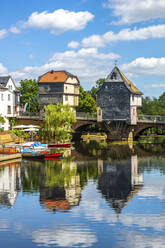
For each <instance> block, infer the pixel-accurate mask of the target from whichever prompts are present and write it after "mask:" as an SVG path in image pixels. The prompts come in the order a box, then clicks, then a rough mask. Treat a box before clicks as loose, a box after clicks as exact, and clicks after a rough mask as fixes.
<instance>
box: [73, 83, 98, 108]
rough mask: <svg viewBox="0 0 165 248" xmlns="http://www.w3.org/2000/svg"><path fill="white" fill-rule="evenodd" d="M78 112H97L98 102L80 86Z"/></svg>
mask: <svg viewBox="0 0 165 248" xmlns="http://www.w3.org/2000/svg"><path fill="white" fill-rule="evenodd" d="M77 111H78V112H85V113H87V112H89V113H94V112H96V100H95V99H94V98H93V97H92V95H91V94H90V93H89V92H88V91H85V90H84V89H83V87H82V86H80V96H79V106H78V108H77Z"/></svg>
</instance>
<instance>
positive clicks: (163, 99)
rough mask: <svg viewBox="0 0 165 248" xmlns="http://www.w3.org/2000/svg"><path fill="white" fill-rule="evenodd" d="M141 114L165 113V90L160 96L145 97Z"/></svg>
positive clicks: (140, 110)
mask: <svg viewBox="0 0 165 248" xmlns="http://www.w3.org/2000/svg"><path fill="white" fill-rule="evenodd" d="M139 114H146V115H165V92H164V93H163V94H162V95H161V96H160V97H158V98H156V97H154V98H150V97H148V96H147V97H145V98H143V99H142V107H141V108H140V109H139Z"/></svg>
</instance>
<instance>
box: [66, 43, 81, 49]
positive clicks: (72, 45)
mask: <svg viewBox="0 0 165 248" xmlns="http://www.w3.org/2000/svg"><path fill="white" fill-rule="evenodd" d="M79 45H80V43H79V42H77V41H71V42H69V43H68V47H70V48H73V49H74V48H77V47H79Z"/></svg>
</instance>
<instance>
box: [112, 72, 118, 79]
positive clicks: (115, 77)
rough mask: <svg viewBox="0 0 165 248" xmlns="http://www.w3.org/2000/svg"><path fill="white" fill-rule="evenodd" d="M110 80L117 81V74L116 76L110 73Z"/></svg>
mask: <svg viewBox="0 0 165 248" xmlns="http://www.w3.org/2000/svg"><path fill="white" fill-rule="evenodd" d="M111 79H112V80H116V79H117V74H116V72H113V73H112V75H111Z"/></svg>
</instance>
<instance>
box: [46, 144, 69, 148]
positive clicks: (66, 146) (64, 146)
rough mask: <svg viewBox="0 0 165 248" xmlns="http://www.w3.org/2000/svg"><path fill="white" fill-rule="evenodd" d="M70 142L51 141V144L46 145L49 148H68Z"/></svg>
mask: <svg viewBox="0 0 165 248" xmlns="http://www.w3.org/2000/svg"><path fill="white" fill-rule="evenodd" d="M71 145H72V144H71V143H61V144H53V143H51V144H48V147H49V148H50V147H52V148H53V147H63V148H70V147H71Z"/></svg>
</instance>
